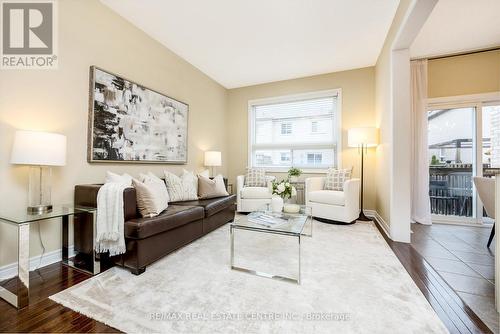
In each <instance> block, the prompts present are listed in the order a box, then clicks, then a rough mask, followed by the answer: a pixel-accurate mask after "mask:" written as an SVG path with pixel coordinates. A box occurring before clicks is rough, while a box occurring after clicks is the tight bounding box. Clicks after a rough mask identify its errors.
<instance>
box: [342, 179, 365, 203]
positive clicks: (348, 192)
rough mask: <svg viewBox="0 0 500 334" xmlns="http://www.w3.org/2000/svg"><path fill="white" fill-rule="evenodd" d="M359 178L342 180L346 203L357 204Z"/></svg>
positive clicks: (359, 185)
mask: <svg viewBox="0 0 500 334" xmlns="http://www.w3.org/2000/svg"><path fill="white" fill-rule="evenodd" d="M360 187H361V181H360V179H350V180H347V181H345V182H344V196H345V203H346V205H358V206H359V192H360Z"/></svg>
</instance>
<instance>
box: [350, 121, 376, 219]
mask: <svg viewBox="0 0 500 334" xmlns="http://www.w3.org/2000/svg"><path fill="white" fill-rule="evenodd" d="M347 142H348V146H349V147H357V148H358V153H361V200H360V201H361V203H360V209H361V210H360V213H359V217H358V219H357V220H361V221H369V220H371V219H370V218H368V217H366V216H365V214H364V212H363V188H364V186H363V176H364V160H365V153H368V148H369V147H376V146H377V145H378V129H377V128H374V127H364V128H352V129H349V131H348V132H347Z"/></svg>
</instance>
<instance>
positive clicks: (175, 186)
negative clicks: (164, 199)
mask: <svg viewBox="0 0 500 334" xmlns="http://www.w3.org/2000/svg"><path fill="white" fill-rule="evenodd" d="M165 183H166V185H167V190H168V194H169V196H170V201H171V202H178V201H193V200H197V199H198V178H197V177H196V176H195V175H194V174H193V172H188V171H186V170H184V171H183V173H182V176H181V177H179V176H177V175H175V174H172V173H170V172H169V171H165Z"/></svg>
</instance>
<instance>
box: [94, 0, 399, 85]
mask: <svg viewBox="0 0 500 334" xmlns="http://www.w3.org/2000/svg"><path fill="white" fill-rule="evenodd" d="M101 1H102V2H103V3H104V4H106V5H107V6H109V7H110V8H111V9H113V10H114V11H116V12H117V13H118V14H120V15H121V16H123V17H124V18H126V19H127V20H129V21H130V22H131V23H133V24H134V25H136V26H137V27H139V28H140V29H142V30H143V31H145V32H146V33H147V34H149V35H150V36H151V37H153V38H155V39H156V40H158V41H159V42H161V43H162V44H164V45H165V46H166V47H167V48H169V49H170V50H172V51H173V52H175V53H176V54H177V55H179V56H180V57H182V58H184V59H185V60H186V61H188V62H189V63H191V64H192V65H194V66H195V67H197V68H198V69H200V70H201V71H202V72H204V73H205V74H207V75H208V76H209V77H211V78H212V79H214V80H215V81H217V82H219V83H220V84H221V85H223V86H224V87H226V88H235V87H242V86H248V85H253V84H259V83H265V82H272V81H278V80H286V79H291V78H298V77H304V76H309V75H315V74H322V73H329V72H335V71H341V70H347V69H353V68H360V67H366V66H372V65H374V64H375V62H376V60H377V57H378V55H379V53H380V50H381V48H382V45H383V43H384V40H385V37H386V34H387V31H388V30H389V27H390V24H391V22H392V19H393V17H394V14H395V11H396V8H397V5H398V3H399V0H142V1H141V0H101Z"/></svg>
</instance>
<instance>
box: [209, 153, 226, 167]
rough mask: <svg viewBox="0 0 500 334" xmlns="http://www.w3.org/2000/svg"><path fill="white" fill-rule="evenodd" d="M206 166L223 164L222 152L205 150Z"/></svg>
mask: <svg viewBox="0 0 500 334" xmlns="http://www.w3.org/2000/svg"><path fill="white" fill-rule="evenodd" d="M205 166H207V167H218V166H222V154H221V152H219V151H206V152H205Z"/></svg>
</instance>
